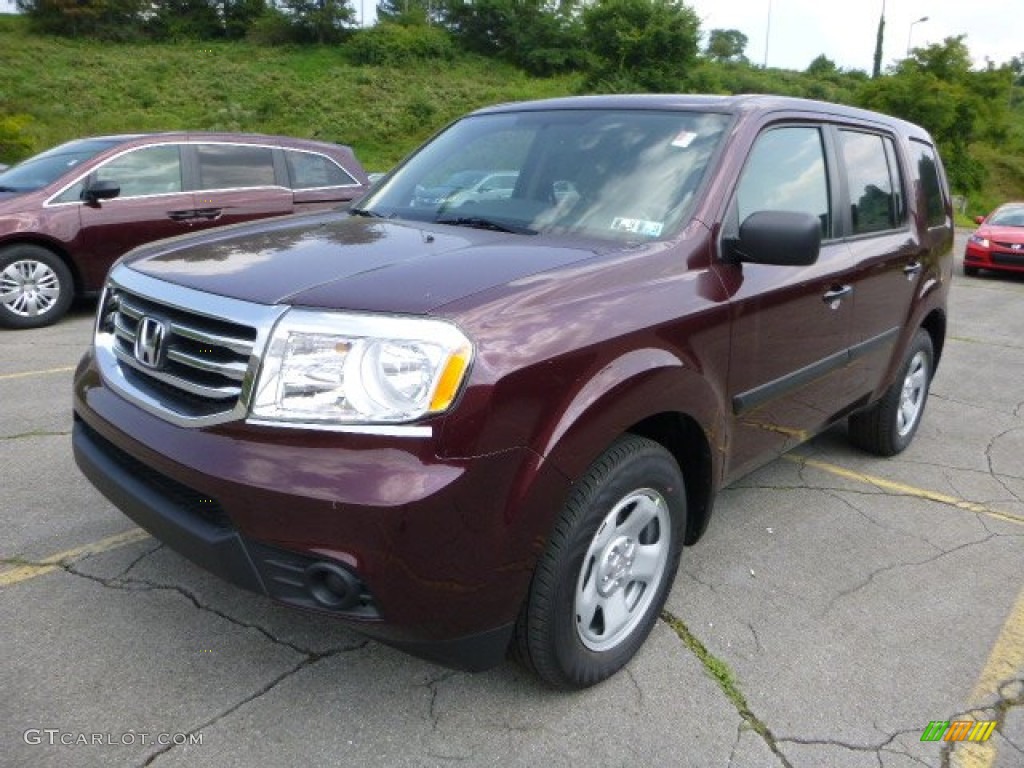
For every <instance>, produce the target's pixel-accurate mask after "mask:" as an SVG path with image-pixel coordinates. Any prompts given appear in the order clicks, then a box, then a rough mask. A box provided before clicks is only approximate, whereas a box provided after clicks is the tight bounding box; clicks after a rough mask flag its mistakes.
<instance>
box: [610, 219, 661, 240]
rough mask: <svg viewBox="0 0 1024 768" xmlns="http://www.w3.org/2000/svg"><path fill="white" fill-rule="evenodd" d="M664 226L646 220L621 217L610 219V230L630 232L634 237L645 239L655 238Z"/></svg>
mask: <svg viewBox="0 0 1024 768" xmlns="http://www.w3.org/2000/svg"><path fill="white" fill-rule="evenodd" d="M664 226H665V224H664V222H661V221H648V220H647V219H626V218H623V217H622V216H616V217H615V218H614V219H612V229H614V230H615V231H616V232H632V233H633V234H634V235H644V236H645V237H657V236H658V235H660V234H661V230H662V228H663V227H664Z"/></svg>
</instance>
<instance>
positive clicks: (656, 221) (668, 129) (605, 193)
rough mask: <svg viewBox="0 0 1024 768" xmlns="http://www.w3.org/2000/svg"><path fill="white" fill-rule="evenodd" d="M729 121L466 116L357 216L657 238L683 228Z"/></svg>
mask: <svg viewBox="0 0 1024 768" xmlns="http://www.w3.org/2000/svg"><path fill="white" fill-rule="evenodd" d="M728 122H729V118H728V117H727V116H726V115H722V114H718V113H708V112H685V111H655V110H543V111H533V112H521V113H503V114H488V115H476V116H471V117H468V118H465V119H463V120H461V121H459V122H458V123H456V124H455V125H453V126H451V127H450V128H449V129H448V130H446V131H445V132H443V133H442V134H441V135H440V136H438V137H437V138H435V139H434V140H433V141H432V142H431V143H430V144H428V145H427V146H426V147H424V148H423V149H422V150H420V151H419V152H418V153H417V154H416V155H414V156H413V157H412V158H411V159H410V160H409V161H408V162H407V163H406V164H405V165H404V166H403V167H401V168H400V169H398V170H397V171H396V172H395V173H394V174H393V175H392V176H391V177H390V178H389V179H388V181H387V182H386V183H385V184H384V185H383V186H382V187H381V188H380V189H378V190H376V191H374V192H373V193H371V195H370V196H369V197H368V198H366V200H365V201H364V203H363V204H362V206H361V209H360V210H361V212H363V215H370V216H382V217H387V218H398V219H409V220H415V221H430V222H438V223H445V224H452V225H456V226H469V227H479V228H486V229H492V230H497V231H505V232H515V233H521V234H535V233H543V234H555V235H557V234H579V235H585V236H587V237H596V238H600V239H606V240H616V241H622V240H627V241H637V240H639V241H644V240H654V239H660V238H664V237H667V236H669V235H671V234H672V233H674V232H675V231H676V230H677V229H678V227H679V226H680V224H681V223H682V222H683V221H684V219H685V217H686V214H687V213H688V212H689V210H690V208H691V207H692V204H693V201H694V196H695V193H696V191H697V189H698V187H699V185H700V182H701V180H702V179H703V177H704V173H705V171H706V170H707V167H708V162H709V160H710V158H711V155H712V153H713V152H714V150H715V148H716V147H717V146H718V143H719V142H720V141H721V139H722V136H723V134H724V131H725V128H726V126H727V124H728Z"/></svg>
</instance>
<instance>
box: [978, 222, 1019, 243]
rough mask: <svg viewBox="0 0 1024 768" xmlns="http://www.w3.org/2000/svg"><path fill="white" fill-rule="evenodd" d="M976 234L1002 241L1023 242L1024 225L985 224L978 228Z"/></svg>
mask: <svg viewBox="0 0 1024 768" xmlns="http://www.w3.org/2000/svg"><path fill="white" fill-rule="evenodd" d="M978 234H979V235H981V236H982V237H987V238H988V239H989V240H999V241H1000V242H1004V243H1021V242H1024V227H1003V226H1000V225H998V224H985V225H983V226H982V227H981V228H979V229H978Z"/></svg>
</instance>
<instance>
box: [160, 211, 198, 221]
mask: <svg viewBox="0 0 1024 768" xmlns="http://www.w3.org/2000/svg"><path fill="white" fill-rule="evenodd" d="M195 217H196V212H195V209H192V210H191V211H168V212H167V218H169V219H173V220H174V221H188V220H189V219H194V218H195Z"/></svg>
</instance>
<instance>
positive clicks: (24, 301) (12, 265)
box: [0, 244, 74, 328]
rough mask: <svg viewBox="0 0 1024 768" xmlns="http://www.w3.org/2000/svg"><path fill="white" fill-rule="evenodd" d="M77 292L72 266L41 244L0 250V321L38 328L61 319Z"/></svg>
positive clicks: (12, 325)
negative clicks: (75, 290)
mask: <svg viewBox="0 0 1024 768" xmlns="http://www.w3.org/2000/svg"><path fill="white" fill-rule="evenodd" d="M73 296H74V281H73V280H72V278H71V270H69V269H68V267H67V265H66V264H65V263H64V262H63V261H62V260H61V259H60V257H58V256H57V255H56V254H54V253H53V252H52V251H48V250H47V249H46V248H43V247H41V246H38V245H29V244H23V245H12V246H9V247H7V248H4V249H3V250H0V325H3V326H6V327H8V328H39V327H41V326H44V325H49V324H50V323H53V322H56V321H57V320H59V319H60V318H61V317H62V316H63V315H64V313H65V312H67V311H68V307H70V306H71V299H72V298H73Z"/></svg>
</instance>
